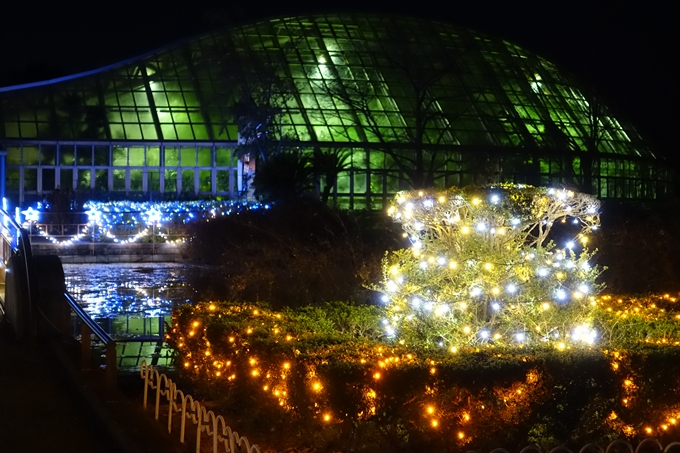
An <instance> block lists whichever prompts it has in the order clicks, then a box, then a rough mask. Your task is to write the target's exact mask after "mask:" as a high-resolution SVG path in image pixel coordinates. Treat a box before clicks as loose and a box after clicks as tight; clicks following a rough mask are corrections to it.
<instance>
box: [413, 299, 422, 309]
mask: <svg viewBox="0 0 680 453" xmlns="http://www.w3.org/2000/svg"><path fill="white" fill-rule="evenodd" d="M411 306H412V307H413V308H418V307H420V299H418V298H417V297H414V298H413V299H411Z"/></svg>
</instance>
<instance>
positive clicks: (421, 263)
mask: <svg viewBox="0 0 680 453" xmlns="http://www.w3.org/2000/svg"><path fill="white" fill-rule="evenodd" d="M420 268H421V269H427V261H421V262H420Z"/></svg>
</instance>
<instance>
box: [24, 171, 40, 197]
mask: <svg viewBox="0 0 680 453" xmlns="http://www.w3.org/2000/svg"><path fill="white" fill-rule="evenodd" d="M24 190H25V191H26V192H35V191H36V190H38V169H37V168H25V169H24Z"/></svg>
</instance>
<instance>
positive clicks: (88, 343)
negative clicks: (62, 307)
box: [80, 322, 92, 370]
mask: <svg viewBox="0 0 680 453" xmlns="http://www.w3.org/2000/svg"><path fill="white" fill-rule="evenodd" d="M91 335H92V330H91V329H90V326H88V325H87V323H84V322H83V323H81V324H80V368H81V369H83V370H89V369H90V366H91V365H92V338H91V337H90V336H91Z"/></svg>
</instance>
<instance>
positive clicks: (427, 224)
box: [380, 184, 601, 348]
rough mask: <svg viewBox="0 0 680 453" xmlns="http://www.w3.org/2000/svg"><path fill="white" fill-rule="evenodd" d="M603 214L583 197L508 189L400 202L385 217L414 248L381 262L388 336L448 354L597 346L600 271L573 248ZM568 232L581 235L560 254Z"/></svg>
mask: <svg viewBox="0 0 680 453" xmlns="http://www.w3.org/2000/svg"><path fill="white" fill-rule="evenodd" d="M599 206H600V204H599V201H598V200H597V199H596V198H594V197H592V196H590V195H586V194H582V193H576V192H572V191H569V190H565V189H548V188H538V187H531V186H522V185H509V184H502V185H495V186H487V187H467V188H463V189H460V188H450V189H447V190H441V191H437V190H421V191H411V192H401V193H399V194H397V196H396V197H395V200H394V202H393V204H392V206H391V207H390V209H389V211H388V213H389V215H390V216H392V218H393V219H394V220H395V221H397V222H400V223H401V224H402V227H403V229H404V231H405V233H404V235H405V236H407V237H408V238H409V239H410V241H411V243H412V246H411V248H410V249H407V250H399V251H397V252H394V253H390V254H388V256H387V257H386V258H385V261H384V268H383V272H384V282H383V284H382V286H381V287H380V290H381V291H382V292H383V293H384V295H383V297H382V299H383V301H384V302H385V303H386V304H387V309H388V313H389V314H388V318H387V319H385V320H384V324H385V331H386V333H387V335H388V336H397V337H399V338H400V341H404V342H405V343H409V344H424V345H428V346H435V345H438V346H442V347H444V346H445V347H451V348H456V347H458V346H461V345H475V344H484V343H493V344H511V343H519V344H525V343H530V342H531V343H533V342H552V343H554V344H555V345H557V347H560V348H564V347H567V346H568V345H569V344H570V343H571V342H576V341H585V342H586V343H592V342H593V341H594V340H595V338H596V336H597V332H596V330H595V329H594V325H593V319H592V312H593V310H594V309H595V304H594V302H593V301H592V296H594V295H595V294H597V293H598V292H599V291H600V290H601V285H599V284H597V283H596V282H595V279H596V278H597V276H598V275H599V274H600V272H601V271H600V270H599V269H598V268H597V267H593V266H591V265H590V264H589V263H588V260H589V258H590V257H591V256H592V255H593V253H591V252H588V251H587V250H586V249H585V248H584V250H583V251H582V252H581V253H580V254H577V253H576V252H575V251H574V249H575V248H577V247H580V246H585V243H586V242H587V233H588V232H590V231H592V230H594V229H596V228H597V227H598V226H599V212H598V210H599ZM571 229H576V230H577V234H576V237H573V236H569V237H570V238H573V239H569V240H566V241H564V247H563V248H559V247H557V246H556V244H555V242H553V240H552V239H551V238H552V237H553V236H556V235H560V234H561V235H562V236H564V235H567V234H569V233H570V231H569V230H571ZM571 233H572V234H573V232H571ZM562 240H563V239H562ZM578 243H580V244H578Z"/></svg>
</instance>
